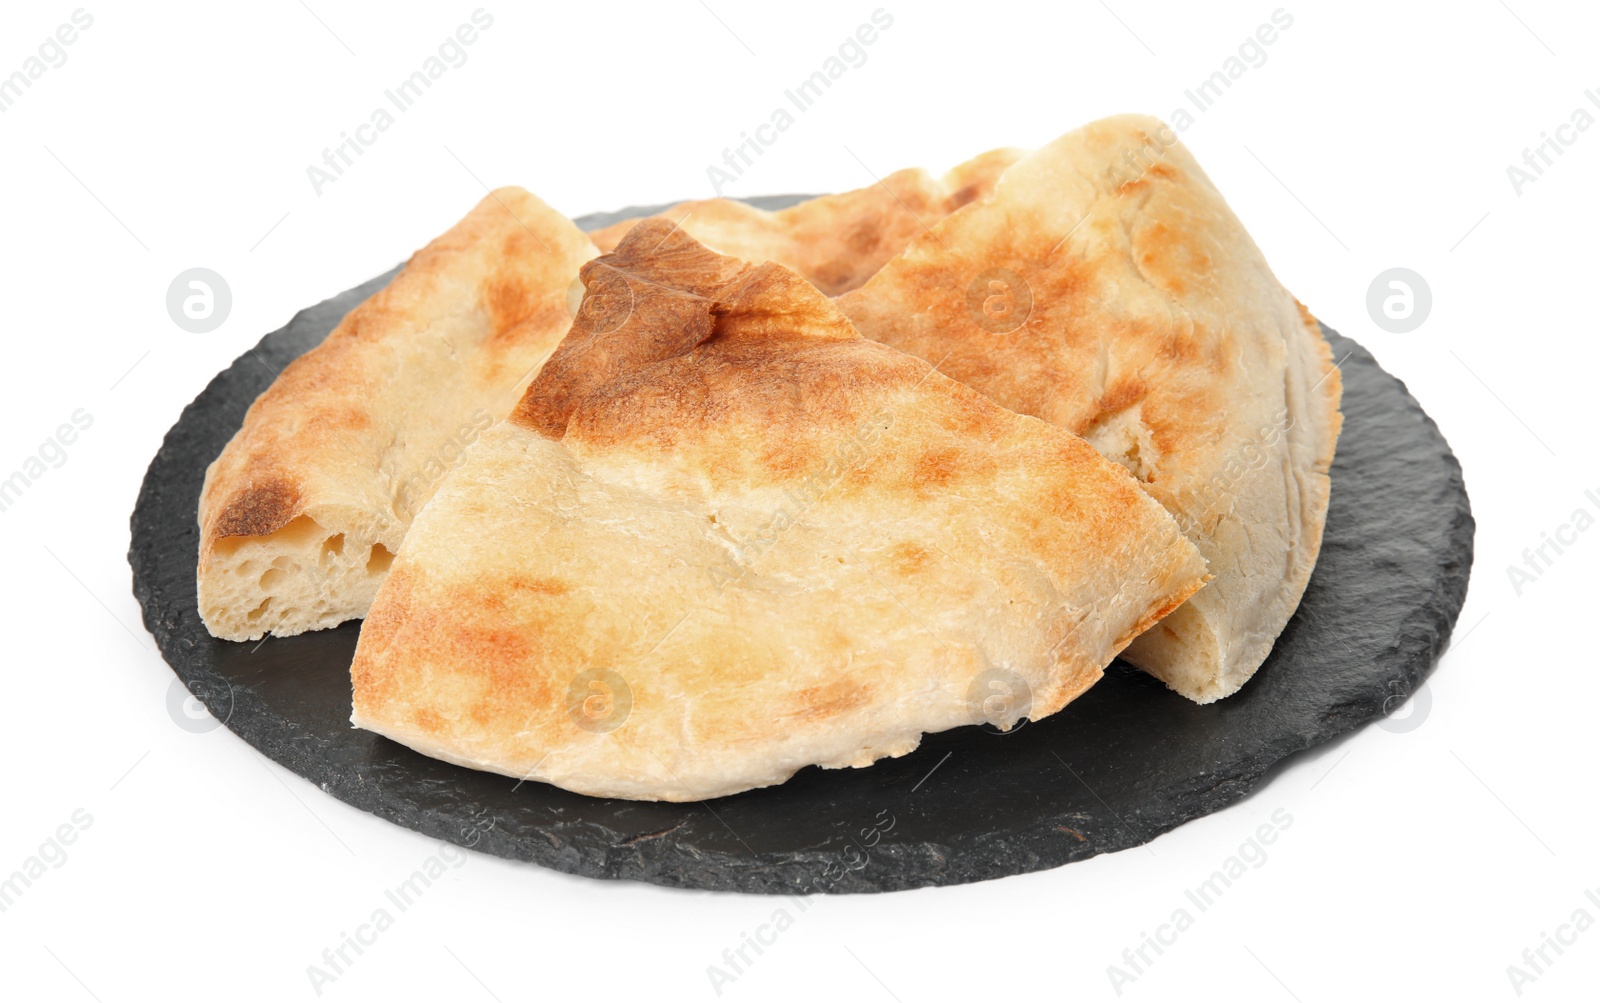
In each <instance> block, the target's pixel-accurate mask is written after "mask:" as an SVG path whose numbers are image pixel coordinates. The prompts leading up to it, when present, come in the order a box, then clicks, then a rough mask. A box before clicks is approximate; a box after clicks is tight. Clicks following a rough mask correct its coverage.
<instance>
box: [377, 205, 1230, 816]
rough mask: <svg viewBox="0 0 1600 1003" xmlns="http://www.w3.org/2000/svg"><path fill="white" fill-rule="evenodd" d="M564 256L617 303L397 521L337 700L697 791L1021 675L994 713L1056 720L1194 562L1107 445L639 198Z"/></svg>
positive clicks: (950, 714) (789, 768)
mask: <svg viewBox="0 0 1600 1003" xmlns="http://www.w3.org/2000/svg"><path fill="white" fill-rule="evenodd" d="M586 279H587V281H588V295H590V296H601V297H610V298H612V299H613V301H614V302H621V301H623V299H624V298H625V299H626V300H627V301H628V302H631V303H632V304H633V311H632V312H631V313H630V314H629V315H628V316H627V317H626V319H625V322H624V323H621V324H619V325H617V326H616V327H607V326H606V325H600V326H597V327H590V328H585V327H584V326H583V325H582V324H581V323H580V324H579V325H575V327H574V330H573V332H572V333H571V334H570V335H569V336H568V338H567V340H566V341H565V342H563V344H562V346H561V348H560V349H559V350H558V352H557V354H556V356H555V357H554V358H553V359H552V361H551V363H550V364H549V365H547V366H546V367H545V369H544V370H543V372H541V374H540V376H539V377H538V379H536V380H535V381H534V383H533V385H532V386H530V387H529V390H528V393H527V395H526V397H525V398H524V400H523V402H522V403H521V404H520V405H519V406H518V408H517V410H516V412H515V414H514V416H513V417H512V419H511V420H509V421H506V422H503V423H502V424H500V425H498V426H496V427H495V428H493V429H491V430H490V431H489V432H488V433H486V434H485V436H484V438H483V439H482V440H481V441H480V442H479V443H478V444H477V445H476V446H474V447H473V449H472V451H471V453H470V454H469V456H468V458H467V460H466V462H464V463H463V465H462V466H461V467H460V468H459V469H458V470H456V471H455V472H454V473H453V474H452V475H451V476H450V477H449V478H448V479H447V481H446V483H445V484H444V485H443V486H442V487H441V488H440V489H439V491H438V493H437V494H436V495H435V497H434V499H433V501H432V502H431V503H430V504H429V506H428V508H427V509H426V510H425V511H424V512H423V513H422V514H421V515H420V516H419V517H418V519H417V521H416V523H415V525H414V526H413V527H412V531H411V534H410V535H409V536H408V537H407V540H406V543H405V545H404V547H403V548H402V549H401V552H400V555H399V557H398V558H397V560H396V564H395V568H394V571H393V573H392V574H391V575H390V577H389V579H388V581H387V582H386V584H385V585H384V587H383V589H382V591H381V592H380V594H379V596H378V598H377V600H376V602H375V603H374V605H373V609H372V613H371V615H370V616H369V617H368V619H367V622H366V624H365V625H364V628H363V630H362V634H361V640H360V644H359V646H358V648H357V651H356V658H355V663H354V666H353V668H352V679H353V683H354V688H355V713H354V716H353V718H352V719H353V720H354V721H355V723H357V724H358V725H360V726H362V727H365V728H370V729H372V730H375V731H378V732H380V733H382V734H385V735H387V736H389V737H390V738H393V739H395V740H396V741H399V742H402V743H404V744H407V745H409V746H411V747H412V748H415V749H418V750H420V751H422V752H424V753H426V754H428V755H433V756H437V757H440V758H444V759H447V760H449V761H452V762H458V763H463V764H466V765H469V766H473V767H476V768H479V769H487V770H494V771H497V772H502V773H506V774H508V775H512V776H527V777H531V778H534V779H540V780H545V781H548V782H551V783H555V784H558V785H560V786H563V787H566V788H568V789H570V790H575V791H580V792H583V793H588V794H595V795H603V796H614V797H627V798H645V799H665V800H674V801H683V800H698V799H701V798H705V797H711V796H718V795H723V794H729V793H733V792H735V791H739V790H744V789H747V788H750V787H758V786H765V785H768V784H774V783H780V782H782V781H783V780H784V779H786V778H787V777H788V776H789V775H790V774H792V773H793V772H794V771H795V770H797V769H799V768H801V767H803V766H806V765H809V764H820V765H823V766H834V767H836V766H864V765H867V764H868V763H870V762H872V761H873V760H874V759H877V758H879V757H881V756H894V755H902V754H904V753H906V752H908V751H910V750H911V749H913V748H915V747H916V745H917V743H918V741H919V740H920V736H921V734H922V733H924V732H928V731H939V730H943V729H946V728H950V727H955V726H957V725H961V724H967V723H974V722H977V721H981V720H984V719H985V714H986V713H990V712H991V711H992V708H991V704H992V703H993V701H992V700H991V699H990V698H991V697H992V696H993V695H994V693H993V690H994V688H995V686H999V685H1000V684H1002V683H1006V684H1007V685H1010V684H1015V685H1016V686H1017V687H1019V688H1022V689H1025V690H1026V691H1027V694H1028V699H1027V701H1026V702H1025V703H1015V704H1010V705H1007V706H1009V708H1010V712H1009V713H1005V714H1002V715H1001V718H1002V719H1001V720H1000V721H999V722H998V723H1000V724H1002V725H1004V726H1009V725H1011V724H1012V723H1014V721H1015V720H1016V719H1017V718H1018V717H1019V716H1020V715H1022V714H1024V713H1026V714H1028V715H1029V716H1031V717H1033V718H1039V717H1043V716H1045V715H1047V714H1050V713H1054V712H1055V711H1057V710H1059V709H1060V708H1061V707H1062V706H1064V705H1065V704H1066V703H1067V702H1068V701H1070V700H1072V699H1073V698H1074V697H1076V696H1077V695H1078V694H1080V693H1082V692H1083V690H1084V689H1086V688H1087V687H1088V686H1089V685H1091V684H1092V683H1093V682H1094V681H1095V680H1096V679H1098V678H1099V677H1100V674H1101V671H1102V669H1103V667H1104V666H1105V664H1106V663H1107V662H1109V661H1110V660H1111V658H1112V657H1113V656H1114V655H1115V654H1116V652H1117V650H1119V648H1120V645H1121V644H1123V643H1125V642H1126V639H1127V638H1129V637H1131V636H1133V633H1134V631H1136V630H1137V629H1139V628H1140V627H1141V626H1142V625H1143V624H1145V623H1147V622H1149V620H1150V619H1151V618H1152V617H1153V616H1156V615H1158V614H1159V612H1160V611H1163V610H1166V609H1170V608H1172V607H1173V606H1175V605H1176V604H1178V603H1180V602H1182V601H1183V599H1185V598H1187V597H1188V596H1189V595H1190V594H1192V593H1193V592H1194V590H1195V589H1197V588H1199V587H1200V586H1201V585H1202V584H1203V583H1204V581H1205V569H1204V565H1203V562H1202V561H1201V560H1200V558H1199V556H1198V554H1197V552H1196V551H1195V550H1194V548H1193V547H1192V546H1191V545H1190V544H1188V543H1187V541H1185V540H1184V539H1183V538H1182V535H1181V534H1180V533H1179V532H1178V529H1177V526H1176V524H1175V523H1173V521H1172V520H1171V518H1170V517H1169V516H1167V515H1166V513H1165V512H1163V511H1162V510H1161V508H1160V506H1159V505H1157V504H1156V503H1155V502H1153V501H1152V500H1151V499H1149V498H1148V497H1146V496H1145V495H1144V494H1143V492H1141V491H1140V490H1139V488H1138V486H1137V485H1136V484H1135V483H1134V482H1133V480H1132V478H1130V477H1129V476H1128V475H1127V474H1126V473H1125V472H1124V471H1122V470H1121V469H1119V468H1117V467H1116V466H1115V465H1113V464H1110V463H1108V462H1106V461H1105V460H1104V459H1103V458H1101V457H1100V456H1099V455H1098V454H1096V453H1095V452H1094V450H1093V449H1091V448H1089V447H1088V446H1087V445H1086V444H1085V443H1083V442H1082V441H1080V440H1078V439H1075V438H1073V437H1072V436H1069V435H1066V434H1064V433H1062V432H1060V431H1059V430H1056V429H1052V428H1050V427H1049V426H1048V425H1045V424H1044V423H1042V422H1038V421H1035V420H1033V419H1030V418H1025V417H1022V416H1020V415H1016V414H1013V413H1011V412H1008V411H1005V410H1004V409H1002V408H1000V407H998V406H997V405H995V404H993V403H992V402H990V401H988V400H986V399H985V398H983V397H982V396H981V395H979V394H978V393H976V392H974V391H972V390H971V389H969V388H967V387H964V386H962V385H961V384H959V383H956V382H955V381H953V380H950V379H949V378H947V377H945V376H943V375H941V374H939V373H937V372H935V371H934V370H933V369H932V368H931V367H929V366H928V364H927V363H925V362H922V361H920V360H918V359H915V358H912V357H910V356H907V355H904V354H901V353H899V352H896V351H894V350H892V349H890V348H887V347H885V346H883V345H879V344H876V343H874V342H871V341H868V340H866V339H864V338H862V337H860V336H859V335H858V334H857V333H856V332H855V331H854V330H853V329H852V328H851V326H850V325H849V323H848V322H847V321H846V320H845V319H844V317H843V316H842V315H840V314H839V313H838V311H837V310H836V309H834V307H833V306H832V304H831V302H830V301H829V300H828V299H827V298H826V297H824V296H823V295H822V294H821V293H820V292H819V291H818V290H817V289H815V288H814V287H813V286H811V285H810V284H809V283H807V282H806V281H804V280H803V279H801V278H800V277H799V276H798V275H796V274H794V273H792V272H790V271H788V270H786V269H784V268H783V267H781V266H779V265H776V264H772V263H767V264H763V265H755V266H752V265H747V264H745V263H743V262H737V261H730V260H728V259H725V258H722V257H720V256H718V255H714V254H711V253H710V252H707V251H705V249H703V248H701V247H699V246H698V245H697V244H696V243H695V242H694V241H693V240H692V239H691V238H690V237H688V236H687V235H686V234H684V233H683V232H682V230H681V229H676V230H675V229H674V228H673V226H672V224H670V223H667V222H663V221H646V222H644V223H641V224H639V226H638V227H636V228H635V229H634V230H633V231H632V232H630V233H629V234H628V235H627V236H626V237H625V238H624V240H623V242H622V244H621V245H619V247H618V249H617V251H616V252H614V253H613V254H610V255H607V256H605V257H603V258H601V259H599V260H598V261H596V262H594V263H593V264H592V265H591V266H590V267H589V268H588V269H586ZM624 293H625V294H626V296H625V297H624ZM580 316H581V315H580ZM594 316H597V317H609V318H610V320H609V321H608V322H607V323H611V322H614V321H615V320H616V316H615V314H612V313H609V312H607V311H604V310H601V311H596V312H595V314H594ZM991 683H993V684H994V685H993V686H992V685H991ZM974 693H976V694H977V696H976V698H974V696H973V694H974ZM621 707H626V708H627V710H626V713H622V712H621V711H619V710H618V708H621ZM597 723H598V724H599V725H602V727H595V726H594V725H596V724H597Z"/></svg>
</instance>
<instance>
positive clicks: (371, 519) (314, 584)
mask: <svg viewBox="0 0 1600 1003" xmlns="http://www.w3.org/2000/svg"><path fill="white" fill-rule="evenodd" d="M596 253H597V251H596V248H595V247H594V245H593V244H592V243H591V242H590V241H589V239H588V237H587V236H585V235H584V234H583V232H582V231H580V230H579V229H578V228H577V227H576V226H574V225H573V224H572V223H571V222H570V221H569V220H568V219H567V218H566V217H564V216H562V215H561V214H560V213H557V212H556V211H554V210H553V209H551V208H550V207H549V206H547V205H545V204H544V203H543V202H541V201H539V200H538V199H537V198H535V197H533V196H532V195H530V194H528V193H527V192H525V191H523V190H522V189H520V188H502V189H500V190H498V191H495V192H493V193H491V194H490V195H489V196H488V197H487V198H485V199H484V200H483V201H482V202H481V203H479V204H478V206H477V208H475V209H473V210H472V212H471V213H469V214H468V215H467V217H466V218H465V219H463V220H462V221H461V222H460V223H458V224H456V226H455V227H454V228H453V229H451V230H450V231H449V232H448V233H446V234H445V235H444V236H442V237H440V238H438V239H437V240H435V241H433V242H432V243H431V244H429V245H428V246H427V247H425V248H423V249H422V250H420V251H418V252H417V253H416V254H415V255H414V256H413V257H412V259H411V261H410V262H409V263H408V264H407V265H406V267H405V269H404V270H403V271H402V272H401V273H400V274H399V275H397V276H395V278H394V280H393V281H392V282H390V283H389V285H388V286H387V287H385V288H384V289H383V290H381V291H380V292H378V293H376V294H375V295H374V296H372V298H371V299H369V300H367V301H366V302H365V303H362V304H361V305H360V306H358V307H356V309H354V310H352V311H351V312H350V313H349V315H348V316H346V317H345V318H344V320H343V321H342V322H341V323H340V324H339V326H338V327H336V328H335V329H334V330H333V332H332V333H331V334H329V335H328V337H327V339H326V340H325V341H323V343H322V344H321V345H319V346H318V347H316V348H314V349H312V350H311V351H309V352H307V353H306V354H305V355H303V356H301V357H300V358H298V359H296V360H295V361H294V362H292V363H291V364H290V365H289V366H288V367H287V368H285V369H284V371H283V372H282V373H281V374H279V376H278V378H277V380H276V381H275V382H274V383H273V384H272V386H270V387H268V388H267V390H266V392H265V393H263V394H262V395H261V396H260V397H259V398H258V399H257V400H256V402H255V403H254V404H253V405H251V407H250V411H249V413H248V414H247V415H246V416H245V420H244V425H243V426H242V427H241V428H240V429H239V431H238V433H237V434H236V435H234V437H233V439H232V441H230V442H229V443H228V445H227V447H226V448H225V449H223V451H222V455H220V456H219V457H217V459H216V461H215V462H214V463H212V464H211V467H210V469H208V470H207V471H206V480H205V487H204V489H203V490H202V493H201V497H200V561H199V567H198V569H197V577H198V585H199V601H200V615H201V618H202V619H203V620H204V621H205V624H206V627H207V629H208V630H210V631H211V633H212V634H213V635H215V636H216V637H221V638H226V639H228V640H234V641H246V640H254V639H256V638H259V637H261V636H263V635H264V634H266V633H268V632H271V633H273V634H276V635H279V636H284V635H289V634H298V633H301V632H302V631H307V630H316V629H319V628H323V627H333V626H336V625H337V624H339V623H342V622H343V621H345V620H350V619H354V618H356V617H361V616H364V615H365V614H366V612H367V607H368V606H369V605H370V604H371V602H372V597H373V596H374V595H375V594H376V593H377V590H378V584H379V582H381V581H382V580H383V577H384V575H385V574H386V573H387V571H388V568H389V562H390V560H391V559H392V557H393V555H394V554H395V553H396V552H397V551H398V550H399V548H400V541H401V540H402V539H403V538H404V537H405V533H406V528H407V526H409V525H410V522H411V517H412V516H413V515H414V514H415V513H416V512H417V510H419V509H420V508H421V507H422V505H423V503H425V502H426V501H427V500H428V498H429V497H430V496H431V495H432V493H433V490H434V488H435V487H436V486H437V484H438V482H439V481H440V479H441V478H442V477H443V476H444V474H445V472H446V470H448V469H449V468H450V466H451V465H452V464H454V463H455V462H456V461H457V460H459V459H460V456H461V453H462V450H463V449H465V448H466V447H467V446H468V445H469V444H470V443H471V442H472V441H473V440H474V439H476V438H477V437H478V436H479V435H480V434H482V432H483V431H484V430H485V429H487V428H488V427H489V426H490V425H492V424H494V423H495V422H496V421H499V420H500V419H502V418H504V417H505V416H506V415H507V414H509V413H510V411H511V408H512V406H513V405H514V404H515V403H516V402H517V400H518V398H519V397H520V396H521V393H522V390H523V389H524V388H526V386H527V384H528V381H529V380H530V379H531V377H532V376H533V371H534V370H536V369H537V368H538V367H539V365H540V364H541V363H543V362H544V360H545V359H546V358H547V357H548V356H549V354H550V352H551V351H553V350H554V348H555V346H556V345H557V344H558V343H559V342H560V340H561V338H562V336H563V334H564V333H565V332H566V329H567V327H568V325H569V324H570V322H571V316H570V315H569V314H568V312H567V308H566V290H567V286H568V285H569V284H570V283H571V282H572V280H573V278H574V277H575V276H576V275H577V273H578V267H579V266H580V265H581V264H583V262H585V261H587V260H588V259H589V258H592V257H594V255H595V254H596Z"/></svg>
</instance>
